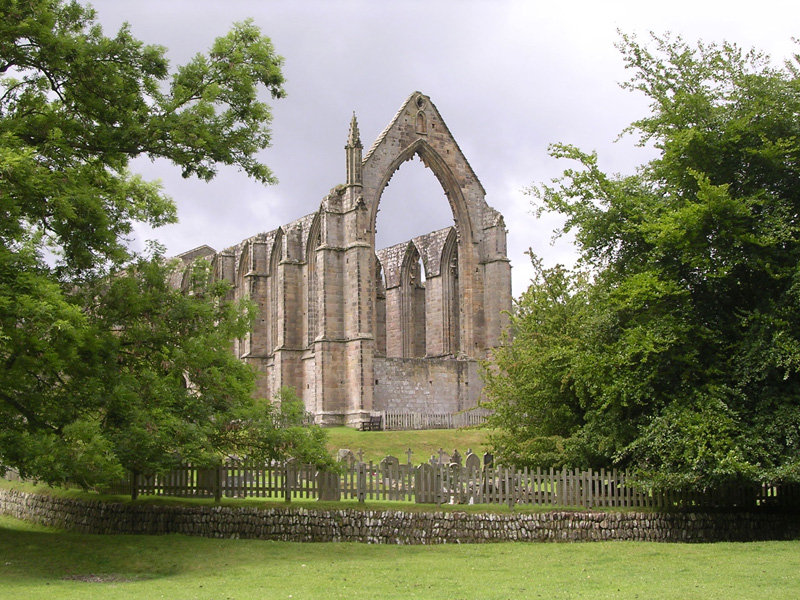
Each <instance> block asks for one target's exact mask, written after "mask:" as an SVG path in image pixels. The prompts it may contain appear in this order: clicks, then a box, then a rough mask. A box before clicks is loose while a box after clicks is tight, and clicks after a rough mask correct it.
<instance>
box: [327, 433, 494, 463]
mask: <svg viewBox="0 0 800 600" xmlns="http://www.w3.org/2000/svg"><path fill="white" fill-rule="evenodd" d="M326 431H327V432H328V449H329V450H330V451H331V453H332V454H333V455H334V456H336V453H337V452H338V451H339V449H340V448H348V449H349V450H352V451H353V452H358V450H359V449H361V450H363V451H364V460H365V461H367V462H369V461H370V460H372V461H374V462H376V463H377V462H379V461H380V460H381V459H382V458H383V457H385V456H386V455H387V454H391V455H392V456H396V457H397V458H399V459H400V460H401V461H402V462H405V460H406V450H408V449H409V448H411V450H412V452H414V454H412V455H411V462H412V463H413V464H415V465H417V464H419V463H423V462H427V461H428V459H429V458H430V457H431V455H432V454H436V453H437V452H438V451H439V448H442V449H443V450H444V451H445V452H447V453H452V452H453V450H455V449H458V451H459V452H460V453H461V455H462V456H464V455H465V454H466V453H467V450H468V449H470V448H472V451H473V452H474V453H475V454H477V455H479V456H480V457H481V458H483V453H484V452H485V451H486V444H487V441H488V438H489V430H488V429H427V430H424V431H358V430H357V429H352V428H350V427H331V428H327V429H326Z"/></svg>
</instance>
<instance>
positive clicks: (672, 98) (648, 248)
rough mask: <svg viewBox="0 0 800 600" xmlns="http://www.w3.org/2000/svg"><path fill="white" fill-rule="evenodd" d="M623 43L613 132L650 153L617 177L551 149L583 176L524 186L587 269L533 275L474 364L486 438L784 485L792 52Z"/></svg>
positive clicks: (793, 298)
mask: <svg viewBox="0 0 800 600" xmlns="http://www.w3.org/2000/svg"><path fill="white" fill-rule="evenodd" d="M619 47H620V49H621V51H622V54H623V57H624V60H625V63H626V66H627V67H628V68H629V69H630V70H631V71H632V72H633V76H632V78H631V80H630V81H629V82H628V83H626V84H625V85H624V86H623V87H626V88H628V89H631V90H634V91H637V92H642V93H644V94H645V95H646V96H647V97H648V98H650V100H651V110H652V112H651V114H650V115H649V116H647V117H645V118H643V119H640V120H638V121H636V122H634V123H633V124H632V125H631V126H630V128H629V129H628V132H629V133H634V134H638V135H639V136H640V140H641V143H642V144H649V145H652V146H653V147H654V148H656V149H657V151H658V153H659V155H658V157H657V158H656V159H654V160H652V161H651V162H649V163H647V164H646V165H644V166H642V167H641V168H640V169H639V170H638V172H637V174H636V175H632V176H627V177H622V176H609V175H607V174H605V173H603V172H602V171H601V170H600V168H599V167H598V163H597V157H596V155H594V154H589V153H585V152H582V151H580V150H578V149H577V148H574V147H571V146H567V145H556V146H554V147H553V148H552V153H553V155H555V156H557V157H561V158H568V159H572V160H575V161H577V163H578V165H579V168H577V169H573V170H568V171H566V172H565V175H564V177H563V178H561V179H560V180H557V181H556V182H555V183H554V184H553V185H549V186H547V185H545V186H541V187H538V188H536V189H534V190H533V193H534V195H535V196H536V197H537V199H538V207H539V210H551V211H556V212H558V213H561V214H563V215H564V216H565V217H566V224H565V227H564V232H570V231H571V232H574V234H575V239H576V244H577V247H578V251H579V253H580V262H579V267H578V270H579V271H581V272H582V275H581V276H580V278H577V277H578V276H577V275H573V276H572V277H570V276H567V278H566V279H565V275H564V273H563V271H557V272H552V271H550V272H548V271H544V272H542V274H541V277H540V278H539V279H538V280H537V281H536V282H535V283H534V285H533V286H532V288H531V290H529V292H528V293H527V294H524V295H523V296H522V298H521V299H520V301H519V309H518V312H517V314H516V316H515V317H514V321H515V322H514V326H515V328H516V329H518V330H519V331H521V332H522V335H520V336H518V337H517V338H516V339H515V340H514V341H513V342H510V343H509V344H508V345H507V346H506V348H505V349H503V350H502V351H500V352H498V353H497V354H496V357H497V360H496V363H495V365H494V366H493V370H491V371H490V372H489V376H488V387H487V390H488V393H489V395H490V398H491V399H492V402H493V403H494V404H495V406H496V407H497V408H498V416H497V419H496V424H497V425H498V426H499V427H501V431H502V432H503V434H502V435H501V436H500V437H499V438H498V439H497V440H496V441H497V445H498V450H500V451H501V452H502V451H503V450H506V451H509V456H510V459H511V460H515V461H517V462H526V461H527V462H531V463H542V462H543V457H544V458H546V461H545V462H548V461H549V462H550V464H557V465H558V464H566V465H571V466H577V467H581V466H612V465H617V466H622V467H630V468H634V469H636V470H637V471H638V473H639V474H640V476H641V477H642V478H643V479H645V480H647V481H649V482H650V483H651V484H653V485H654V486H658V487H662V488H684V489H685V488H702V487H705V486H709V485H715V484H718V483H723V482H732V481H740V480H748V481H758V480H768V481H773V482H778V481H782V480H790V479H793V480H797V479H798V478H800V452H798V450H799V449H800V385H798V384H799V383H800V269H799V267H798V265H800V118H798V115H800V58H799V57H798V56H797V55H795V56H794V57H793V59H792V60H790V61H788V62H787V63H786V64H785V65H784V66H783V67H782V68H779V67H776V66H774V65H773V63H771V61H770V60H769V58H768V57H766V56H764V55H762V54H760V53H758V52H755V51H750V52H743V51H742V50H741V49H739V48H738V47H736V46H735V45H731V44H727V43H724V44H721V45H717V44H703V43H699V44H697V45H696V46H692V45H689V44H687V43H686V42H684V41H683V40H682V39H681V38H679V37H677V38H676V37H671V36H665V37H657V36H653V40H652V44H651V45H649V46H648V45H643V44H640V43H639V42H637V40H636V39H635V38H632V37H629V36H623V37H622V38H621V42H620V44H619ZM554 281H555V282H558V284H559V287H558V290H556V292H558V293H555V292H554V290H553V288H552V286H549V284H550V283H551V282H554ZM540 325H543V326H544V329H541V327H540ZM529 332H530V334H529ZM526 354H527V355H529V356H532V357H533V361H534V362H533V363H531V361H530V358H529V356H526ZM525 361H528V362H527V363H526V362H525ZM536 361H538V362H536ZM524 364H527V366H528V368H527V369H525V368H523V365H524ZM531 364H534V365H535V368H532V367H531ZM551 410H552V411H555V412H553V413H548V411H551ZM546 414H555V415H561V414H563V415H564V418H563V419H561V420H560V422H558V423H555V424H554V423H553V419H552V418H543V416H542V415H546ZM504 437H505V439H504Z"/></svg>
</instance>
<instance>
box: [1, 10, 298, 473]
mask: <svg viewBox="0 0 800 600" xmlns="http://www.w3.org/2000/svg"><path fill="white" fill-rule="evenodd" d="M281 63H282V59H281V58H280V57H279V56H277V55H276V54H275V52H274V50H273V47H272V44H271V42H270V40H269V39H268V38H266V37H264V36H262V35H261V33H260V32H259V30H258V28H257V27H255V26H254V25H253V24H252V23H250V22H244V23H239V24H236V25H234V27H233V29H232V30H231V31H230V33H228V34H227V35H226V36H225V37H222V38H219V39H217V40H216V41H215V42H214V44H213V46H212V47H211V49H210V51H209V52H208V53H207V54H205V55H197V56H196V57H195V58H194V59H192V61H191V62H189V63H188V64H186V65H184V66H181V67H178V68H177V70H175V71H174V73H172V74H170V69H169V65H168V61H167V59H166V57H165V49H164V48H163V47H158V46H147V45H144V44H143V43H142V42H140V41H138V40H136V39H135V38H134V37H133V36H132V35H131V32H130V30H129V28H128V26H127V25H125V26H123V27H122V28H121V29H120V30H119V32H118V33H117V34H116V35H114V36H113V37H107V36H106V35H104V33H103V31H102V29H101V28H100V26H99V25H98V24H97V23H96V22H95V13H94V11H93V10H92V9H90V8H87V7H84V6H82V5H81V4H79V3H78V2H74V1H66V0H25V1H22V0H19V1H18V0H3V2H2V3H0V76H1V78H0V323H1V324H2V330H1V333H0V465H2V467H14V468H16V469H18V470H19V471H21V472H22V473H23V474H24V475H28V476H32V477H37V478H40V479H43V480H45V481H48V482H51V483H63V482H67V481H77V482H79V483H81V484H83V485H87V486H88V485H92V484H95V483H97V482H102V481H107V480H111V479H113V478H115V477H117V476H119V475H120V474H121V473H122V472H123V470H125V469H136V470H139V471H143V472H148V471H150V472H152V471H154V470H157V469H160V468H166V467H167V466H169V464H171V463H172V462H174V461H175V460H177V459H178V458H181V457H183V458H191V459H194V460H200V461H206V462H208V461H212V460H215V458H216V457H218V456H219V453H220V452H223V451H226V450H227V451H230V450H236V449H237V447H238V445H239V444H241V443H242V442H243V440H247V439H248V436H246V435H244V434H243V431H244V430H245V429H246V428H247V427H248V426H249V425H251V424H252V425H254V426H255V424H257V423H258V422H259V421H262V424H264V423H274V422H276V418H277V417H275V414H274V410H273V409H272V408H271V406H270V403H269V402H262V404H260V405H259V403H258V402H256V401H254V400H252V399H251V397H250V392H251V390H252V378H253V375H252V373H250V372H249V371H248V369H247V368H245V367H244V366H243V365H242V364H240V363H239V362H238V361H235V360H234V359H233V357H232V356H231V353H230V352H229V346H230V340H231V338H232V337H234V336H239V335H242V333H243V332H244V331H245V330H246V329H247V327H248V326H249V319H250V317H251V312H252V311H251V309H250V307H248V306H246V305H243V306H233V305H230V304H229V303H227V302H226V301H225V295H226V288H225V286H224V285H221V284H211V283H210V280H209V278H208V272H207V271H205V272H204V271H203V269H202V268H200V267H199V270H197V271H196V272H195V273H194V279H193V281H192V286H193V294H192V295H191V296H182V295H181V294H180V293H178V292H176V291H174V290H173V289H172V288H170V286H168V285H167V284H166V278H167V277H168V276H169V274H170V272H171V268H172V267H171V266H170V265H169V264H168V263H166V262H165V260H164V258H163V256H161V251H160V250H158V249H155V250H154V251H153V252H152V253H150V254H149V255H147V256H134V255H133V254H132V253H131V251H130V250H129V249H128V247H127V246H126V236H127V235H128V234H130V232H131V231H132V224H133V223H134V222H145V223H148V224H150V225H152V226H159V225H162V224H165V223H171V222H175V221H176V209H175V205H174V204H173V202H172V200H171V199H170V198H168V197H167V196H166V195H165V194H164V193H163V191H162V190H161V189H160V187H159V184H158V183H155V182H147V181H143V180H142V179H141V178H140V177H138V176H136V175H134V174H132V173H131V172H130V171H129V169H128V165H129V163H130V161H131V159H133V158H135V157H139V156H147V157H149V158H151V159H156V158H162V159H166V160H168V161H171V162H172V163H173V164H174V165H175V166H176V167H177V168H179V169H180V170H181V172H182V174H183V175H184V176H185V177H189V176H197V177H199V178H201V179H203V180H209V179H211V178H213V177H214V175H215V172H216V167H217V165H220V164H223V165H236V166H238V167H239V168H240V169H241V170H242V171H244V172H245V173H246V174H247V175H248V176H250V177H253V178H254V179H256V180H258V181H261V182H263V183H271V182H272V181H273V175H272V173H271V172H270V170H269V169H268V168H267V167H266V166H265V165H263V164H261V163H259V162H258V160H257V159H256V156H255V155H256V153H257V152H258V151H259V150H261V149H263V148H264V147H266V146H268V145H269V143H270V130H269V123H270V110H269V106H268V105H267V104H266V103H265V102H263V101H262V100H260V99H259V98H260V95H261V94H263V92H264V91H266V92H269V94H270V95H271V96H272V98H280V97H282V96H283V95H284V91H283V87H282V86H283V75H282V73H281ZM278 420H279V419H278ZM231 423H235V425H231ZM267 429H269V427H267ZM250 434H252V435H255V429H253V430H252V431H250ZM252 435H251V436H250V442H253V443H254V444H255V445H256V446H258V445H259V444H261V446H262V449H263V445H264V443H265V440H264V439H261V440H254V439H253V438H252Z"/></svg>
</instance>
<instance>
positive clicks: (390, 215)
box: [375, 156, 454, 249]
mask: <svg viewBox="0 0 800 600" xmlns="http://www.w3.org/2000/svg"><path fill="white" fill-rule="evenodd" d="M453 223H454V220H453V211H452V209H451V208H450V203H449V202H448V200H447V196H445V193H444V190H443V189H442V185H441V184H440V183H439V180H438V179H436V176H435V175H434V174H433V171H431V170H430V169H428V168H427V167H425V165H424V164H423V163H422V160H421V159H420V158H419V156H414V157H413V158H412V159H411V160H409V161H407V162H405V163H403V164H402V165H401V166H400V168H399V169H398V170H397V171H396V172H395V173H394V174H393V175H392V178H391V179H390V180H389V183H388V184H387V186H386V187H385V188H384V190H383V194H382V195H381V199H380V204H379V206H378V216H377V219H376V224H375V248H376V249H382V248H388V247H389V246H394V245H395V244H400V243H403V242H408V241H410V240H411V239H413V238H415V237H417V236H420V235H425V234H427V233H430V232H431V231H436V230H437V229H443V228H444V227H449V226H451V225H453Z"/></svg>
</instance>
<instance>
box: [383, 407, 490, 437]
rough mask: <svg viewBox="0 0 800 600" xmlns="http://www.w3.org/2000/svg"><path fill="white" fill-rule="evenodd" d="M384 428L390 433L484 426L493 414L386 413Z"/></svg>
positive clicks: (481, 411)
mask: <svg viewBox="0 0 800 600" xmlns="http://www.w3.org/2000/svg"><path fill="white" fill-rule="evenodd" d="M376 414H380V415H381V416H382V417H383V428H384V429H386V430H389V431H408V430H412V429H459V428H461V427H475V426H477V425H483V423H485V422H486V419H487V418H488V417H489V415H490V414H491V412H490V411H488V410H486V409H483V408H476V409H472V410H466V411H462V412H458V413H401V412H389V411H384V412H381V413H376Z"/></svg>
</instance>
